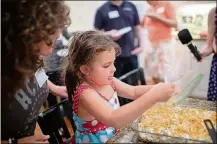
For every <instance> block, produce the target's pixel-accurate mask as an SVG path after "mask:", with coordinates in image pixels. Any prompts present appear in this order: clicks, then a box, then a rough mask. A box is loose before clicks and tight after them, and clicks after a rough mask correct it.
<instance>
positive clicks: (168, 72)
mask: <svg viewBox="0 0 217 144" xmlns="http://www.w3.org/2000/svg"><path fill="white" fill-rule="evenodd" d="M195 61H196V60H195ZM189 63H190V62H189ZM174 64H175V62H174V63H173V64H165V65H164V78H165V79H164V80H165V82H166V83H168V82H172V83H174V84H175V86H176V90H177V95H175V96H173V97H172V98H171V99H169V100H168V102H167V103H166V104H167V105H172V106H175V105H178V104H180V103H182V102H183V101H184V100H185V99H186V98H187V97H189V96H191V94H192V93H193V92H194V90H195V89H196V88H197V87H198V85H199V84H200V82H201V81H202V79H203V78H204V75H205V74H204V72H202V71H201V70H200V69H199V67H203V65H204V64H205V63H202V62H201V63H194V66H195V68H194V69H188V70H186V69H184V68H183V70H182V71H181V72H180V69H179V68H181V67H184V66H185V65H178V66H177V65H174Z"/></svg>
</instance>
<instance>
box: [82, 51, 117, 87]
mask: <svg viewBox="0 0 217 144" xmlns="http://www.w3.org/2000/svg"><path fill="white" fill-rule="evenodd" d="M114 61H115V50H114V49H113V48H112V49H111V50H110V51H104V52H101V53H99V54H98V55H96V57H95V59H94V61H93V63H92V64H91V67H89V68H88V72H87V74H86V75H85V76H86V80H87V81H89V82H91V83H94V84H96V85H98V86H101V85H108V84H110V83H111V81H112V80H113V76H114V72H115V71H116V68H115V66H114Z"/></svg>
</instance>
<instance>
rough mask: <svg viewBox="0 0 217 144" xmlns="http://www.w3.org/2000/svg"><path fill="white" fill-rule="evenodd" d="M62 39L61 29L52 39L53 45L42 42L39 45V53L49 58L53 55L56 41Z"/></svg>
mask: <svg viewBox="0 0 217 144" xmlns="http://www.w3.org/2000/svg"><path fill="white" fill-rule="evenodd" d="M59 37H60V29H57V30H56V33H55V34H54V35H52V36H51V37H50V39H51V44H50V45H48V44H47V42H46V41H41V42H39V43H38V44H37V46H38V48H39V53H40V55H42V56H48V55H50V54H51V53H52V51H53V49H54V44H55V41H56V40H57V39H58V38H59Z"/></svg>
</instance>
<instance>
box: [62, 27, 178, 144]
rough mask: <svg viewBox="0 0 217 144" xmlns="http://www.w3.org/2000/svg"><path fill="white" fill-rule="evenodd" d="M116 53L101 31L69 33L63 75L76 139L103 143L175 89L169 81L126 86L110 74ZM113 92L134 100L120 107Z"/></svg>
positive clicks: (112, 71) (116, 48) (115, 47)
mask: <svg viewBox="0 0 217 144" xmlns="http://www.w3.org/2000/svg"><path fill="white" fill-rule="evenodd" d="M119 53H120V47H119V46H118V45H117V44H116V43H115V42H113V40H112V39H111V38H110V37H108V36H105V35H104V34H103V33H102V32H98V31H87V32H78V33H75V35H73V38H72V40H71V44H70V46H69V54H68V57H67V67H66V68H65V72H64V75H65V84H66V87H67V91H68V95H69V99H71V100H72V103H73V118H74V122H75V125H76V128H77V130H76V132H75V138H76V143H82V142H85V143H105V142H106V141H107V140H108V139H109V138H110V137H112V136H113V135H114V134H115V132H116V131H118V129H119V128H122V127H124V126H126V125H128V124H130V123H131V122H133V121H134V120H135V119H137V118H138V117H139V116H140V115H142V114H143V113H144V112H145V111H146V110H147V109H149V108H150V107H151V106H153V105H154V104H155V103H157V102H165V101H167V100H168V99H169V98H170V97H171V96H172V95H173V94H174V92H175V87H174V85H172V84H163V83H159V84H157V85H155V86H130V85H128V84H125V83H123V82H121V81H119V80H118V79H116V78H114V77H113V75H114V72H115V67H114V62H115V56H116V55H117V54H119ZM117 95H119V96H122V97H125V98H130V99H135V101H133V102H131V103H129V104H127V105H124V106H122V107H120V105H119V102H118V97H117ZM73 142H74V141H73Z"/></svg>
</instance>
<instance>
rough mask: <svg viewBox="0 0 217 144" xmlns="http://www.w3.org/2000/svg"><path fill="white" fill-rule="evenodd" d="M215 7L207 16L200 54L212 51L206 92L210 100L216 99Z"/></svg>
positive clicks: (216, 17)
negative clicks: (206, 31)
mask: <svg viewBox="0 0 217 144" xmlns="http://www.w3.org/2000/svg"><path fill="white" fill-rule="evenodd" d="M216 11H217V10H216V7H214V8H212V9H211V10H210V12H209V16H208V38H207V42H206V44H205V45H204V46H203V47H202V48H201V51H200V54H201V55H202V57H206V56H209V55H210V54H212V53H214V55H213V60H212V65H211V70H210V78H209V88H208V93H207V99H208V100H210V101H216V100H217V80H216V78H217V53H216V37H217V31H216V25H217V14H216Z"/></svg>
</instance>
